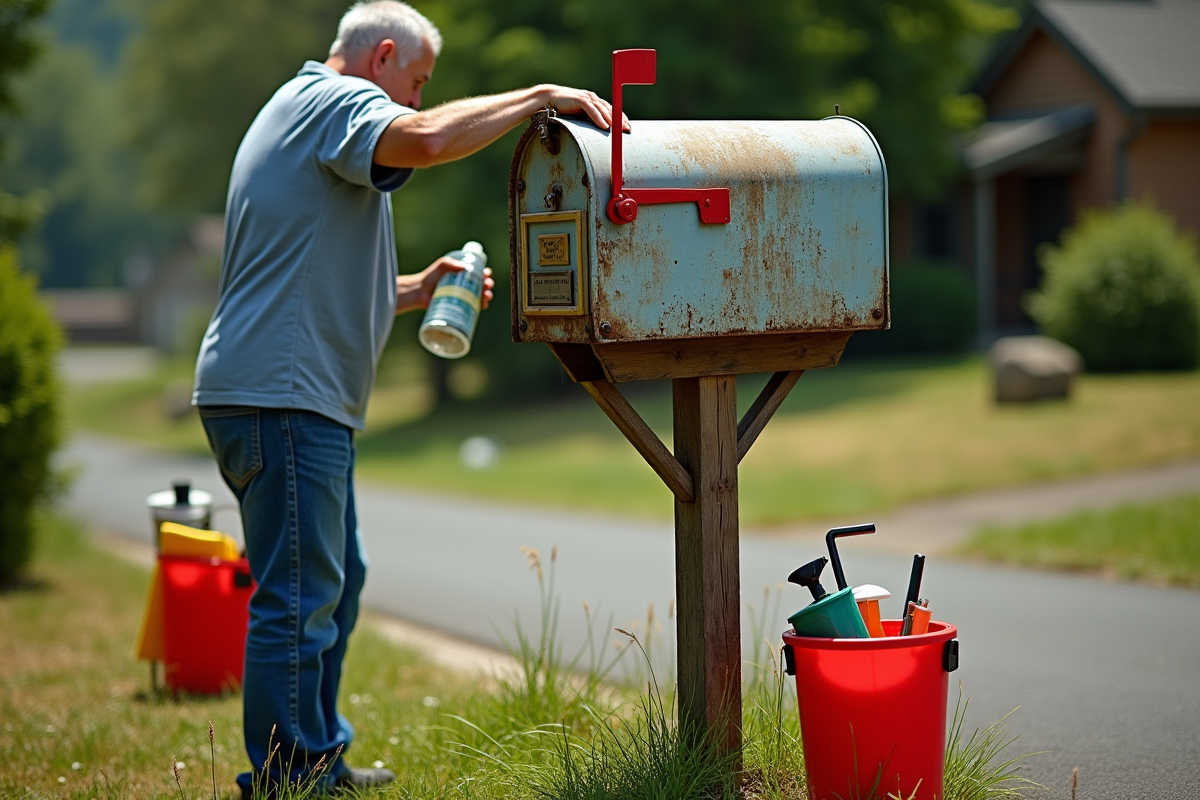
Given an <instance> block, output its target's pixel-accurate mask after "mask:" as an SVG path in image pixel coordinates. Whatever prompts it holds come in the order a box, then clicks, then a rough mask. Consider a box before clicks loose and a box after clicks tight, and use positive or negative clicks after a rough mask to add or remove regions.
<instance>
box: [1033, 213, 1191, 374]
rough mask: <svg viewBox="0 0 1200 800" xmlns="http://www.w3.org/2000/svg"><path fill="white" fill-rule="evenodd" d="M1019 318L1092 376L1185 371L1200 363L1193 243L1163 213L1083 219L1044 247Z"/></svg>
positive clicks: (1120, 214)
mask: <svg viewBox="0 0 1200 800" xmlns="http://www.w3.org/2000/svg"><path fill="white" fill-rule="evenodd" d="M1039 257H1040V260H1041V263H1042V267H1043V268H1044V270H1045V280H1044V281H1043V283H1042V289H1041V291H1040V292H1036V293H1032V294H1030V295H1029V298H1028V301H1027V308H1028V311H1029V315H1030V316H1031V317H1033V318H1034V319H1035V320H1037V322H1038V323H1039V324H1040V325H1041V327H1042V330H1043V331H1044V332H1045V333H1046V334H1047V335H1048V336H1052V337H1054V338H1055V339H1058V340H1060V341H1063V342H1066V343H1067V344H1069V345H1071V346H1072V347H1074V348H1075V349H1076V350H1078V351H1079V353H1080V355H1082V356H1083V360H1084V362H1085V363H1086V364H1087V366H1088V369H1090V370H1094V371H1099V372H1117V371H1124V370H1148V369H1191V368H1193V367H1195V366H1196V365H1197V364H1198V363H1200V264H1198V263H1197V260H1196V245H1195V243H1194V242H1193V241H1192V240H1190V239H1189V238H1187V237H1186V236H1184V235H1182V234H1181V233H1179V232H1178V231H1177V230H1176V228H1175V225H1174V223H1173V221H1172V220H1171V218H1170V217H1168V216H1167V215H1166V214H1163V213H1162V212H1160V211H1158V210H1157V209H1155V208H1154V207H1153V206H1151V205H1149V204H1147V203H1140V204H1139V203H1133V202H1129V203H1126V204H1124V205H1123V206H1121V207H1119V208H1117V209H1115V210H1113V211H1105V212H1092V213H1089V214H1087V215H1085V216H1084V218H1083V221H1082V222H1081V223H1080V224H1079V225H1078V226H1077V227H1076V228H1073V229H1071V230H1069V231H1067V232H1066V233H1065V234H1064V235H1063V240H1062V246H1061V247H1054V246H1052V245H1051V246H1047V247H1046V248H1044V249H1043V250H1042V251H1041V252H1040V253H1039Z"/></svg>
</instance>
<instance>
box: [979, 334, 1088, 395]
mask: <svg viewBox="0 0 1200 800" xmlns="http://www.w3.org/2000/svg"><path fill="white" fill-rule="evenodd" d="M988 357H989V359H990V360H991V363H992V378H993V385H994V387H995V390H996V402H997V403H1029V402H1033V401H1035V400H1044V399H1049V398H1066V397H1067V396H1068V395H1069V394H1070V391H1071V379H1072V378H1074V377H1075V376H1076V375H1078V374H1079V373H1080V372H1082V371H1083V359H1082V358H1080V356H1079V353H1078V352H1076V350H1075V349H1074V348H1073V347H1070V346H1068V345H1065V344H1063V343H1062V342H1059V341H1056V340H1054V339H1051V338H1049V337H1046V336H1005V337H1004V338H1001V339H997V340H996V342H995V343H994V344H993V345H992V347H991V350H989V351H988Z"/></svg>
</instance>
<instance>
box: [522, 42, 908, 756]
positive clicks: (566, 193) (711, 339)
mask: <svg viewBox="0 0 1200 800" xmlns="http://www.w3.org/2000/svg"><path fill="white" fill-rule="evenodd" d="M654 73H655V53H654V51H653V50H618V51H616V52H614V53H613V93H612V98H613V117H614V119H616V120H620V119H621V106H622V102H621V91H622V87H623V86H625V85H627V84H642V85H645V84H650V83H654ZM835 111H836V109H835ZM618 127H619V125H618ZM509 183H510V186H509V200H510V206H509V208H510V224H511V232H512V237H511V241H512V244H511V246H512V265H513V275H512V287H513V291H512V325H513V327H512V335H513V340H514V341H519V342H542V343H545V344H546V345H548V346H549V347H550V349H551V350H552V351H553V352H554V355H555V356H556V357H557V358H558V360H559V361H560V362H561V363H562V365H563V367H564V368H565V369H566V371H567V373H568V374H569V375H570V376H571V378H572V379H573V380H575V381H576V382H578V383H580V384H581V385H582V386H583V388H584V389H585V390H586V391H587V392H588V394H590V395H591V396H592V398H593V399H594V400H595V401H596V402H597V404H598V405H599V406H600V408H601V409H602V410H603V411H604V413H605V414H607V415H608V417H609V418H610V419H611V420H612V421H613V423H614V424H615V425H616V426H617V428H618V429H619V430H620V431H621V432H622V433H623V434H624V435H625V436H626V438H628V439H629V441H630V443H632V444H633V446H634V447H635V448H636V449H637V451H638V452H639V453H640V454H641V455H642V456H643V457H644V458H645V459H646V462H647V463H648V464H649V465H650V467H651V468H652V469H653V470H654V471H655V472H656V473H658V475H659V477H660V478H662V480H663V482H664V483H665V484H666V486H667V487H668V488H669V489H670V490H671V492H672V493H673V494H674V496H675V564H676V598H677V608H678V613H677V615H676V625H677V626H678V632H679V649H678V673H677V674H678V681H679V683H678V686H679V689H678V692H677V697H678V701H679V720H680V725H681V727H683V728H687V729H689V730H691V731H694V732H697V733H699V732H701V731H707V732H708V735H711V736H713V737H714V738H713V740H712V741H713V742H714V744H715V745H716V746H717V748H718V751H720V752H724V753H728V754H733V753H736V752H737V751H739V750H740V747H741V727H740V725H739V724H738V723H739V721H740V720H741V718H742V717H741V710H740V708H741V674H742V669H741V666H742V658H741V644H740V642H741V638H740V637H741V633H740V600H739V597H740V595H739V591H740V590H739V582H738V574H739V566H738V547H737V538H738V536H737V527H738V523H737V517H738V513H737V506H738V500H737V497H738V463H739V462H740V461H741V459H742V458H743V457H744V456H745V455H746V453H747V451H748V450H749V449H750V447H751V446H752V445H753V444H754V442H755V440H756V439H757V437H758V436H759V434H760V433H761V432H762V431H763V429H764V427H765V426H766V424H767V422H768V421H769V420H770V419H771V416H772V415H773V414H774V413H775V411H776V410H777V409H778V408H779V406H780V404H781V403H782V402H783V400H784V398H785V397H786V396H787V394H788V392H789V391H791V389H792V387H793V386H795V384H796V381H797V380H798V379H799V378H800V376H801V375H802V374H803V372H804V371H805V370H808V369H817V368H822V367H831V366H833V365H835V364H836V363H837V361H838V359H839V358H840V357H841V353H842V350H843V348H844V347H845V345H846V341H847V340H848V339H849V338H850V336H851V334H852V333H853V332H854V331H859V330H873V329H880V328H886V327H888V326H889V319H890V313H889V308H888V227H887V172H886V170H885V168H884V162H883V155H882V154H881V153H880V150H879V146H878V144H876V142H875V139H874V137H872V136H871V133H870V131H868V130H867V129H866V128H865V127H864V126H863V125H862V124H861V123H859V122H856V121H855V120H853V119H850V118H849V117H843V116H840V115H837V116H833V117H829V118H827V119H823V120H816V121H799V122H653V121H650V122H648V121H644V120H634V121H633V123H632V131H631V132H630V133H627V134H623V135H622V134H620V133H613V134H610V133H609V132H608V131H602V130H600V129H598V128H597V127H595V126H594V125H592V124H590V123H588V122H582V121H576V120H566V119H560V118H558V117H557V116H556V115H555V114H554V111H553V109H547V110H545V111H542V112H539V113H538V114H537V115H536V116H535V117H534V119H533V124H532V125H530V127H529V129H528V130H526V131H525V134H524V135H523V136H522V137H521V140H520V142H518V144H517V150H516V154H515V155H514V157H513V162H512V170H511V173H510V180H509ZM748 372H772V373H774V375H772V377H771V378H770V379H769V380H768V381H767V382H766V385H765V386H764V387H763V388H762V390H761V391H760V392H759V395H758V397H757V399H755V401H754V402H753V403H752V404H751V405H750V407H749V408H748V409H747V410H746V411H745V414H744V415H743V416H742V417H741V420H740V421H739V419H738V416H737V381H736V376H737V375H738V374H741V373H748ZM656 379H671V380H672V382H673V383H672V409H673V411H672V414H673V433H674V436H673V446H674V452H673V453H672V452H671V451H670V450H668V449H667V447H666V446H665V445H664V444H663V442H662V440H661V439H659V437H658V435H657V434H656V433H655V432H654V431H653V430H652V429H651V428H650V427H649V426H648V425H646V423H645V421H644V420H642V418H641V417H640V416H639V415H638V413H637V411H636V409H634V408H633V406H631V405H630V404H629V402H628V401H627V400H626V399H625V397H624V396H623V395H622V394H621V392H620V391H619V390H618V389H617V388H616V387H615V386H614V385H613V384H615V383H619V382H621V381H635V380H656ZM725 763H728V764H729V765H731V766H730V775H731V777H732V776H733V775H736V773H737V771H738V770H737V767H736V764H735V761H734V760H731V761H728V762H725Z"/></svg>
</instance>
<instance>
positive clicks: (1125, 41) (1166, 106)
mask: <svg viewBox="0 0 1200 800" xmlns="http://www.w3.org/2000/svg"><path fill="white" fill-rule="evenodd" d="M1039 30H1040V31H1043V32H1045V33H1046V34H1047V35H1049V36H1050V37H1051V38H1052V39H1054V40H1056V41H1057V42H1058V43H1059V44H1061V45H1063V46H1064V47H1066V48H1067V49H1068V50H1069V51H1071V52H1073V53H1074V54H1075V55H1076V56H1077V57H1079V58H1080V59H1081V60H1082V61H1083V62H1084V63H1085V65H1087V66H1088V67H1089V68H1090V69H1091V71H1092V72H1093V74H1095V75H1096V76H1097V77H1098V78H1099V79H1100V80H1101V82H1102V83H1104V84H1105V85H1107V86H1108V88H1109V89H1110V90H1111V91H1112V92H1113V93H1114V94H1115V95H1116V96H1117V98H1118V99H1119V100H1120V101H1121V102H1122V103H1123V104H1124V105H1125V106H1127V107H1129V108H1132V109H1139V110H1145V111H1186V110H1195V109H1200V46H1198V42H1197V39H1198V38H1200V0H1035V2H1034V3H1033V6H1032V8H1031V10H1030V12H1029V14H1028V15H1027V16H1026V17H1025V20H1024V22H1023V23H1022V24H1021V27H1020V28H1019V29H1018V30H1017V32H1016V33H1015V34H1014V35H1013V36H1012V37H1011V38H1010V39H1009V40H1008V42H1006V43H1005V45H1004V46H1003V47H1002V48H1001V50H1000V52H999V53H998V54H997V55H996V57H995V58H994V59H993V60H992V62H991V64H990V65H989V66H988V67H987V68H986V69H985V70H984V72H983V75H982V76H981V78H980V80H979V82H978V83H977V85H976V91H977V92H980V93H984V92H986V91H987V90H988V89H990V88H991V87H992V86H993V85H994V84H995V83H996V82H997V81H998V80H999V78H1000V76H1001V75H1002V74H1003V73H1004V72H1005V71H1006V70H1007V68H1008V66H1009V64H1011V62H1012V61H1013V59H1015V58H1016V57H1017V55H1018V54H1019V53H1020V51H1021V48H1022V47H1023V46H1024V44H1025V43H1026V42H1027V41H1028V40H1029V37H1030V36H1032V35H1033V34H1034V32H1036V31H1039Z"/></svg>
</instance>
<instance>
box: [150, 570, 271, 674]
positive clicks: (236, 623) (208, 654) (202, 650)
mask: <svg viewBox="0 0 1200 800" xmlns="http://www.w3.org/2000/svg"><path fill="white" fill-rule="evenodd" d="M158 561H159V565H160V567H161V569H162V579H163V622H164V626H165V629H164V631H163V655H164V658H163V662H164V670H163V672H164V676H165V679H166V684H167V686H168V687H169V688H171V689H175V690H182V691H187V692H196V693H199V694H219V693H221V692H227V691H236V690H237V689H239V688H240V687H241V685H242V667H243V665H244V664H245V658H246V626H247V625H248V624H249V620H250V613H249V603H250V595H251V593H252V592H253V591H254V581H253V580H252V579H251V577H250V564H249V563H248V562H247V561H246V559H244V558H242V559H239V560H237V561H224V560H222V559H219V558H211V559H210V558H185V557H182V556H159V559H158Z"/></svg>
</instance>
